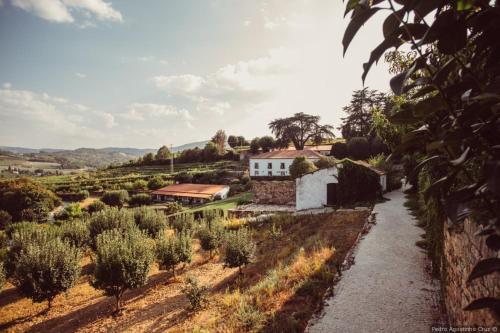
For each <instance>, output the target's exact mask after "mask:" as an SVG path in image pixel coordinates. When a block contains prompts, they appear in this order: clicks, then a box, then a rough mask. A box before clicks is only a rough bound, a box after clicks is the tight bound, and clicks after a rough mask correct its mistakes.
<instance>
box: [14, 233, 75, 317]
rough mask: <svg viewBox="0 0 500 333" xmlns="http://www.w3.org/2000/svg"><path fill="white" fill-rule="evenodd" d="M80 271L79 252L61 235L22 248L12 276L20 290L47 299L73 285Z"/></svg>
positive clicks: (31, 295)
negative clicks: (60, 237) (60, 236)
mask: <svg viewBox="0 0 500 333" xmlns="http://www.w3.org/2000/svg"><path fill="white" fill-rule="evenodd" d="M79 274H80V251H79V250H78V249H77V248H76V247H74V246H71V245H70V244H68V243H65V242H63V241H62V240H60V239H59V238H53V239H50V240H48V241H47V242H41V243H31V244H28V245H26V246H25V248H24V250H23V251H21V253H20V255H19V257H18V262H17V264H16V269H15V272H14V276H13V281H14V284H15V285H16V286H17V288H18V290H19V291H20V292H21V293H22V294H23V295H24V296H26V297H28V298H31V299H32V300H33V301H34V302H43V301H48V305H49V309H50V308H51V307H52V301H53V299H54V298H55V297H56V296H57V295H59V294H60V293H63V292H66V291H67V290H68V289H69V288H71V287H72V286H73V285H74V284H75V282H76V280H77V279H78V276H79Z"/></svg>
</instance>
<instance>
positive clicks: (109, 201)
mask: <svg viewBox="0 0 500 333" xmlns="http://www.w3.org/2000/svg"><path fill="white" fill-rule="evenodd" d="M128 199H129V197H128V192H127V191H125V190H118V191H106V192H104V194H103V196H102V198H101V201H102V202H104V203H105V204H106V205H109V206H116V207H123V205H124V204H125V203H126V202H127V201H128Z"/></svg>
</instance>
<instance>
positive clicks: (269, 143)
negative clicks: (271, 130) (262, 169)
mask: <svg viewBox="0 0 500 333" xmlns="http://www.w3.org/2000/svg"><path fill="white" fill-rule="evenodd" d="M274 143H275V141H274V138H273V137H272V136H269V135H267V136H263V137H262V138H260V139H259V146H260V147H261V148H262V151H263V152H264V153H267V152H268V151H270V150H271V149H273V147H274Z"/></svg>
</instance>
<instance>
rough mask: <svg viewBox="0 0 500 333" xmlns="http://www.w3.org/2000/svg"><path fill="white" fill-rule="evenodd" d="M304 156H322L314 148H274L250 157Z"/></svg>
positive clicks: (316, 157)
mask: <svg viewBox="0 0 500 333" xmlns="http://www.w3.org/2000/svg"><path fill="white" fill-rule="evenodd" d="M296 157H306V158H312V159H318V158H322V157H323V156H322V155H321V154H320V153H317V152H316V151H314V150H275V151H270V152H268V153H262V154H258V155H255V156H252V157H250V159H273V158H285V159H286V158H290V159H292V158H296Z"/></svg>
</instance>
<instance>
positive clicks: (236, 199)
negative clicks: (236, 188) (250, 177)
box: [182, 192, 253, 215]
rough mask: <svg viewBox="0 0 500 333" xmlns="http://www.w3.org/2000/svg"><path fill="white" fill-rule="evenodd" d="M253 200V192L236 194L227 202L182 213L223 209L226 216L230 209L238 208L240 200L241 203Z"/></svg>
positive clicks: (215, 202)
mask: <svg viewBox="0 0 500 333" xmlns="http://www.w3.org/2000/svg"><path fill="white" fill-rule="evenodd" d="M252 199H253V193H252V192H244V193H239V194H236V195H234V196H232V197H229V198H227V199H225V200H217V201H212V202H209V203H207V204H204V205H201V206H198V207H194V208H191V209H188V210H185V211H183V212H182V213H193V212H198V211H201V210H205V209H222V210H223V211H224V214H225V215H226V214H227V211H228V209H231V208H235V207H236V206H238V202H240V200H241V201H250V200H252Z"/></svg>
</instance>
